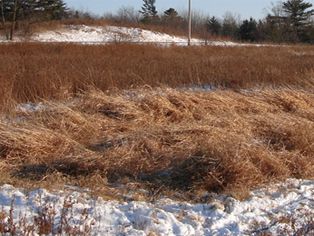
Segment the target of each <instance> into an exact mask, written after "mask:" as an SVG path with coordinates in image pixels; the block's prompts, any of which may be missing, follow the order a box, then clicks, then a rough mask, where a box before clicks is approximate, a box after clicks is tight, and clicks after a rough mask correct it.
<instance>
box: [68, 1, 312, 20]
mask: <svg viewBox="0 0 314 236" xmlns="http://www.w3.org/2000/svg"><path fill="white" fill-rule="evenodd" d="M65 2H66V3H67V4H68V5H69V6H70V7H73V8H76V9H79V10H86V11H90V12H93V13H95V14H97V15H103V14H104V13H114V12H116V11H117V10H118V9H119V8H121V7H122V6H131V7H134V8H135V9H140V8H141V6H142V3H143V1H142V0H65ZM274 2H275V3H276V2H278V0H192V6H193V9H194V10H196V11H199V12H200V13H203V14H206V15H211V16H217V17H222V16H223V15H224V14H225V13H226V12H232V13H235V14H239V15H240V16H241V17H242V18H249V17H251V16H252V17H254V18H259V19H260V18H263V17H264V16H265V15H267V13H268V12H269V10H270V8H271V3H274ZM308 2H310V3H312V4H313V5H314V0H308ZM187 3H188V0H156V6H157V10H158V11H159V12H164V11H165V10H166V9H168V8H170V7H173V8H175V9H177V10H178V11H179V12H180V11H184V10H185V9H187Z"/></svg>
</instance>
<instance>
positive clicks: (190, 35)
mask: <svg viewBox="0 0 314 236" xmlns="http://www.w3.org/2000/svg"><path fill="white" fill-rule="evenodd" d="M191 38H192V7H191V0H189V38H188V46H191Z"/></svg>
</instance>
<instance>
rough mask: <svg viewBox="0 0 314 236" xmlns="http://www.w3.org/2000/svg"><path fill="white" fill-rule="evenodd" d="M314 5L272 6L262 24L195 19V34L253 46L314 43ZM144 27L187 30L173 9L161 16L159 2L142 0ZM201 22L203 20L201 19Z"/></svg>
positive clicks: (293, 0)
mask: <svg viewBox="0 0 314 236" xmlns="http://www.w3.org/2000/svg"><path fill="white" fill-rule="evenodd" d="M312 7H313V4H311V3H309V2H306V1H304V0H287V1H284V2H279V3H278V4H277V5H275V6H273V8H272V9H271V12H270V13H269V14H268V15H267V16H266V17H265V18H264V19H261V20H256V19H254V18H253V17H251V18H249V19H245V20H243V21H240V20H239V19H237V17H235V16H234V15H232V14H227V15H225V17H224V19H222V20H221V19H218V18H217V17H215V16H211V17H196V18H198V19H194V22H195V21H198V22H197V23H194V31H199V32H202V31H203V32H206V33H208V34H209V35H212V36H222V37H229V38H231V39H235V40H242V41H250V42H261V41H270V42H303V43H314V19H313V16H314V9H313V8H312ZM140 13H141V19H140V21H141V22H142V23H150V24H168V25H171V24H172V25H176V26H177V27H180V25H182V26H183V28H184V27H186V18H185V17H184V16H180V15H179V14H178V12H177V11H176V10H175V9H174V8H170V9H168V10H166V11H165V12H164V13H163V14H161V15H158V11H157V8H156V0H143V6H142V9H141V11H140ZM200 18H202V19H200Z"/></svg>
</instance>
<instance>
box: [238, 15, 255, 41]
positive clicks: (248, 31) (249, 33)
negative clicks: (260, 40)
mask: <svg viewBox="0 0 314 236" xmlns="http://www.w3.org/2000/svg"><path fill="white" fill-rule="evenodd" d="M239 36H240V39H241V40H246V41H251V42H253V41H256V40H257V22H256V21H255V20H254V19H253V18H250V20H245V21H243V23H242V25H241V26H240V29H239Z"/></svg>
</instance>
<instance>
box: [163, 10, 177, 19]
mask: <svg viewBox="0 0 314 236" xmlns="http://www.w3.org/2000/svg"><path fill="white" fill-rule="evenodd" d="M164 14H165V16H166V17H170V18H175V17H178V15H179V14H178V12H177V11H176V10H175V9H174V8H169V9H168V10H166V11H165V12H164Z"/></svg>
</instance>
